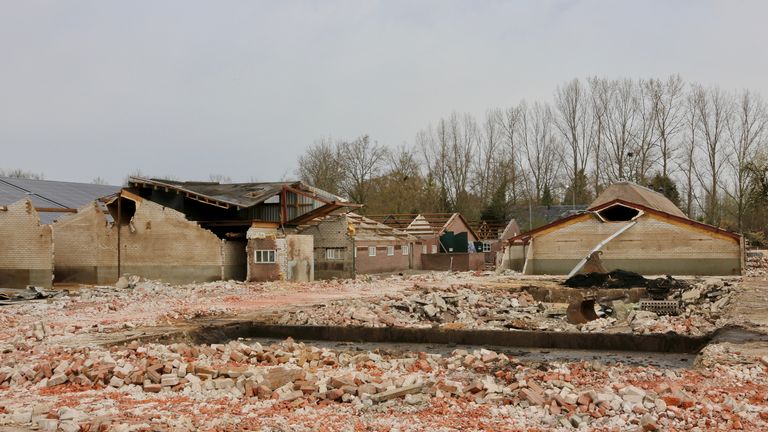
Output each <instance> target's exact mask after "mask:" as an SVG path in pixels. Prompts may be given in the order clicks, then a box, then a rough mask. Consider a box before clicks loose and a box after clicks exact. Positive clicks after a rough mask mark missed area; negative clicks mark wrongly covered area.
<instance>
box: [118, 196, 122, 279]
mask: <svg viewBox="0 0 768 432" xmlns="http://www.w3.org/2000/svg"><path fill="white" fill-rule="evenodd" d="M122 203H123V191H122V190H121V191H120V192H118V194H117V278H118V279H120V252H121V250H122V245H121V243H120V231H121V228H122V227H121V225H122V224H123V206H122Z"/></svg>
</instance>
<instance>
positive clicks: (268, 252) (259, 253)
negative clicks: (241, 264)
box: [253, 249, 277, 264]
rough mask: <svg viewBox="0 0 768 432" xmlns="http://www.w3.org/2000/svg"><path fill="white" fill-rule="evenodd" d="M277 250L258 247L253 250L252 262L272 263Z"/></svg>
mask: <svg viewBox="0 0 768 432" xmlns="http://www.w3.org/2000/svg"><path fill="white" fill-rule="evenodd" d="M276 253H277V251H275V250H274V249H259V250H255V251H253V262H254V263H256V264H274V263H275V255H276Z"/></svg>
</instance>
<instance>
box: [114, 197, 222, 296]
mask: <svg viewBox="0 0 768 432" xmlns="http://www.w3.org/2000/svg"><path fill="white" fill-rule="evenodd" d="M120 236H121V238H120V243H121V248H122V251H121V263H122V265H121V269H122V272H123V273H129V274H137V275H141V276H144V277H147V278H152V279H161V280H164V281H167V282H172V283H189V282H193V281H196V282H204V281H214V280H219V279H221V266H222V252H221V247H222V243H221V240H220V239H219V238H218V237H217V236H216V234H214V233H212V232H211V231H208V230H207V229H204V228H201V227H200V226H198V225H197V224H196V223H194V222H190V221H188V220H187V218H186V217H185V216H184V214H183V213H180V212H178V211H176V210H173V209H171V208H168V207H163V206H161V205H159V204H155V203H153V202H151V201H148V200H141V201H140V202H138V203H136V213H135V214H134V215H133V218H131V221H130V223H129V224H125V225H123V226H121V227H120Z"/></svg>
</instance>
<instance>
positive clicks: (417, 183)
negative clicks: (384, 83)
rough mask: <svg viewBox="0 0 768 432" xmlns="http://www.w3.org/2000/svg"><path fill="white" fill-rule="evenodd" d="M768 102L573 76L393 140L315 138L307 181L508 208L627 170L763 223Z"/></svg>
mask: <svg viewBox="0 0 768 432" xmlns="http://www.w3.org/2000/svg"><path fill="white" fill-rule="evenodd" d="M767 159H768V108H766V102H765V101H764V100H763V99H762V97H761V95H759V94H758V93H756V92H754V91H751V90H741V91H726V90H723V89H721V88H720V87H716V86H709V87H707V86H703V85H700V84H696V83H687V82H685V81H684V80H683V79H682V78H681V77H680V76H679V75H672V76H669V77H667V78H664V79H655V78H654V79H647V80H646V79H640V80H634V79H606V78H599V77H590V78H587V79H584V80H582V79H573V80H572V81H569V82H566V83H564V84H563V85H561V86H558V87H557V88H556V89H555V90H554V92H553V97H552V99H551V100H549V101H535V102H526V101H523V102H520V103H518V104H517V105H512V106H509V107H505V108H493V109H489V110H487V111H486V113H485V115H483V116H482V117H481V118H478V117H475V116H473V115H470V114H466V113H452V114H450V115H448V116H446V117H443V118H440V119H438V120H437V121H436V122H434V123H433V124H430V125H428V126H426V127H425V128H423V129H422V130H420V131H418V132H417V133H416V135H415V140H414V142H413V144H412V145H410V146H408V145H403V146H400V147H397V148H389V147H387V146H385V145H383V144H380V143H378V142H376V141H374V140H373V139H371V137H369V136H368V135H362V136H360V137H357V138H354V139H349V140H347V139H337V140H333V139H331V138H328V137H324V138H320V139H318V140H317V141H315V142H314V143H313V144H312V145H311V146H310V147H309V148H308V149H307V150H306V152H305V153H304V154H303V155H302V156H301V157H300V158H299V161H298V170H297V174H298V175H299V176H300V178H301V179H302V180H304V181H307V182H308V183H310V184H313V185H315V186H317V187H319V188H321V189H325V190H328V191H331V192H334V193H337V194H340V195H344V196H346V197H347V198H349V199H350V200H352V201H355V202H359V203H362V204H365V205H366V207H365V211H367V212H368V213H404V212H453V211H459V212H462V213H463V214H465V215H467V216H468V217H469V218H472V219H476V218H481V217H482V218H485V219H504V218H506V217H508V215H509V212H510V209H511V208H512V207H513V206H515V205H520V204H528V203H533V204H543V205H551V204H575V205H584V204H588V203H589V202H590V201H591V200H592V199H594V197H595V196H596V195H597V194H599V193H600V191H601V190H602V189H603V188H605V187H606V186H607V185H609V184H611V183H613V182H616V181H619V180H628V181H632V182H635V183H638V184H640V185H643V186H647V187H650V188H652V189H654V190H657V191H659V192H661V193H663V194H665V195H666V196H667V197H669V198H670V199H671V200H672V201H673V202H675V204H677V205H678V206H680V207H681V209H682V210H683V211H684V212H685V213H686V214H688V215H689V217H691V218H694V219H699V220H702V221H705V222H707V223H710V224H713V225H720V226H724V227H728V228H731V229H735V230H739V231H748V230H765V223H766V216H765V210H763V208H764V207H765V204H766V188H765V186H766V185H765V180H766V166H767V165H768V162H767Z"/></svg>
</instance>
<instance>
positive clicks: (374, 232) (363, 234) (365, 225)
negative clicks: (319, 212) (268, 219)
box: [298, 212, 418, 241]
mask: <svg viewBox="0 0 768 432" xmlns="http://www.w3.org/2000/svg"><path fill="white" fill-rule="evenodd" d="M338 218H346V221H347V234H348V235H349V236H350V237H354V238H355V240H358V241H390V240H405V241H416V240H418V239H417V238H416V237H415V236H413V235H411V234H409V233H408V232H406V231H404V230H400V229H397V228H393V227H391V226H388V225H385V224H383V223H381V222H377V221H375V220H373V219H370V218H367V217H365V216H362V215H360V214H357V213H353V212H349V213H346V214H333V215H328V216H324V217H320V218H316V219H313V220H312V221H310V222H308V223H306V224H304V225H302V226H301V227H299V230H298V231H299V232H303V231H304V230H306V229H308V228H310V227H312V226H317V225H320V224H322V223H323V222H325V221H328V220H339V219H338Z"/></svg>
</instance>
